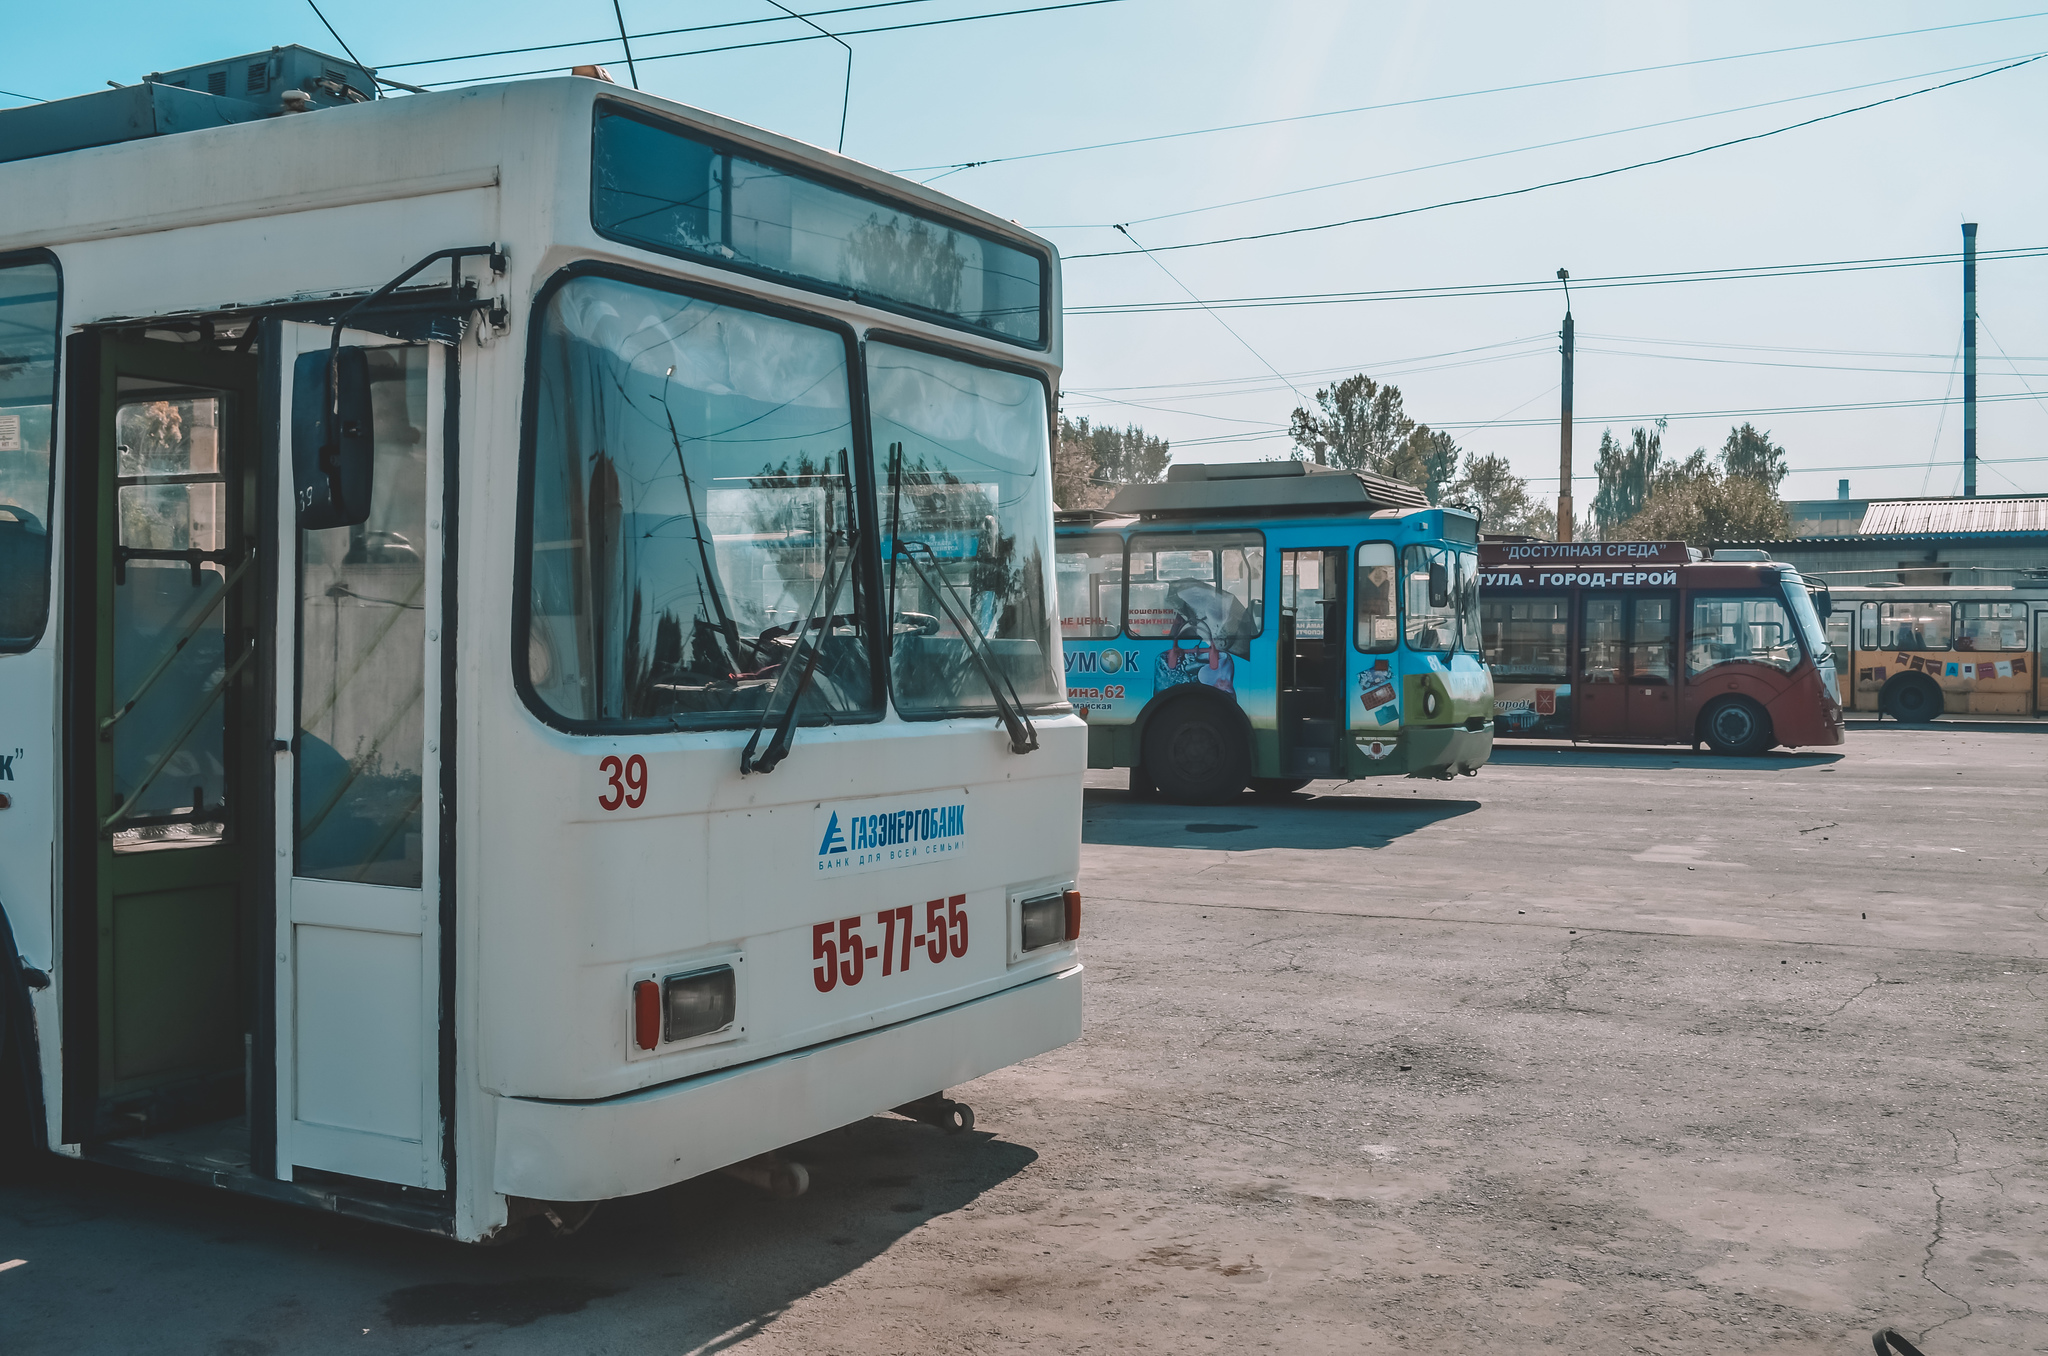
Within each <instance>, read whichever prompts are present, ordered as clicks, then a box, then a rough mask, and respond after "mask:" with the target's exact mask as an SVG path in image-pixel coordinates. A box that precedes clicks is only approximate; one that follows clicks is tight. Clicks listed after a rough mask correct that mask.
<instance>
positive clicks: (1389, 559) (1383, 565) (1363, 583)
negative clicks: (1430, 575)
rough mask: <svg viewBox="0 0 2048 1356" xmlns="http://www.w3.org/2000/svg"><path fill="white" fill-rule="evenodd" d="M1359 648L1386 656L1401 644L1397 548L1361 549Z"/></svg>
mask: <svg viewBox="0 0 2048 1356" xmlns="http://www.w3.org/2000/svg"><path fill="white" fill-rule="evenodd" d="M1356 592H1357V595H1358V608H1357V621H1358V642H1357V643H1358V648H1359V649H1361V650H1364V651H1365V652H1366V653H1368V654H1378V653H1384V652H1385V651H1388V650H1392V649H1393V648H1394V647H1395V646H1396V645H1398V644H1400V643H1401V618H1400V616H1399V614H1398V611H1397V608H1396V604H1395V601H1394V548H1393V546H1392V545H1391V544H1390V543H1388V542H1383V541H1368V542H1360V543H1359V546H1358V587H1357V590H1356Z"/></svg>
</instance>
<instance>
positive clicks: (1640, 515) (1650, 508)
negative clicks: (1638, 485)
mask: <svg viewBox="0 0 2048 1356" xmlns="http://www.w3.org/2000/svg"><path fill="white" fill-rule="evenodd" d="M1602 535H1603V537H1604V539H1605V540H1608V541H1682V542H1684V543H1686V544H1687V545H1688V546H1699V547H1712V546H1714V545H1716V544H1717V543H1720V542H1730V541H1775V540H1780V539H1782V538H1785V537H1789V536H1791V535H1792V520H1791V516H1790V515H1789V514H1788V513H1787V512H1786V511H1785V505H1784V504H1783V503H1782V502H1780V501H1779V499H1778V496H1777V494H1776V492H1775V491H1774V490H1773V489H1772V488H1771V486H1770V485H1768V484H1766V483H1765V482H1764V481H1762V480H1759V479H1755V478H1753V477H1751V476H1746V475H1728V474H1726V473H1724V471H1723V470H1722V468H1721V466H1719V465H1717V464H1716V463H1715V462H1714V461H1713V460H1712V459H1710V458H1709V457H1708V455H1707V449H1705V448H1704V447H1702V448H1700V449H1698V450H1697V451H1695V452H1694V453H1693V454H1692V455H1691V456H1689V457H1687V458H1686V459H1685V460H1684V461H1682V462H1667V463H1665V464H1664V465H1662V466H1661V467H1659V468H1658V470H1657V474H1656V476H1655V478H1654V480H1653V481H1652V483H1651V486H1650V495H1649V498H1648V500H1647V501H1646V502H1645V503H1644V505H1643V507H1642V509H1641V510H1640V511H1638V512H1637V513H1636V514H1635V515H1634V516H1632V517H1631V518H1629V519H1628V521H1627V522H1625V523H1622V524H1621V525H1620V526H1619V527H1618V528H1616V530H1615V531H1613V532H1611V533H1609V532H1607V531H1606V529H1605V528H1604V527H1603V529H1602Z"/></svg>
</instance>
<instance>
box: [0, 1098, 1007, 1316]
mask: <svg viewBox="0 0 2048 1356" xmlns="http://www.w3.org/2000/svg"><path fill="white" fill-rule="evenodd" d="M788 1156H789V1157H791V1158H794V1159H796V1160H797V1161H798V1162H801V1163H803V1164H805V1165H806V1166H807V1167H808V1168H809V1170H810V1174H811V1189H810V1191H809V1193H808V1194H806V1195H805V1196H803V1197H801V1198H799V1199H797V1200H793V1201H779V1200H773V1199H771V1198H769V1197H768V1196H766V1195H765V1194H763V1193H761V1192H759V1191H757V1190H755V1189H753V1188H751V1187H748V1186H745V1185H742V1184H741V1183H739V1182H735V1181H733V1180H731V1179H728V1178H725V1177H719V1176H712V1177H703V1178H698V1179H696V1180H694V1181H690V1182H685V1183H682V1184H680V1185H678V1186H675V1187H671V1188H668V1189H667V1190H664V1191H659V1192H654V1193H651V1194H649V1195H646V1196H640V1197H634V1198H631V1199H628V1200H623V1201H610V1202H607V1203H605V1205H604V1206H603V1207H602V1208H600V1209H599V1210H598V1212H597V1213H596V1215H595V1216H593V1217H592V1218H591V1220H590V1222H589V1223H588V1224H587V1225H585V1226H584V1227H583V1228H582V1229H581V1230H580V1231H579V1232H577V1233H576V1234H574V1235H573V1236H569V1237H561V1236H533V1237H527V1238H522V1239H520V1240H518V1241H515V1242H513V1243H510V1244H507V1245H505V1246H502V1247H495V1248H477V1247H465V1246H462V1245H459V1244H454V1243H450V1242H447V1241H446V1240H442V1239H434V1238H428V1237H423V1236H419V1235H413V1234H406V1233H401V1232H398V1231H395V1230H391V1229H387V1228H382V1227H379V1226H375V1225H368V1224H362V1223H359V1222H356V1221H352V1220H345V1219H339V1218H335V1217H332V1216H326V1215H320V1214H315V1213H311V1212H306V1211H299V1210H293V1209H291V1208H290V1207H285V1206H278V1205H274V1204H271V1203H268V1202H263V1201H257V1200H251V1199H249V1198H246V1197H237V1196H230V1195H227V1194H226V1193H219V1192H209V1191H206V1190H204V1189H202V1188H195V1187H188V1186H185V1185H182V1184H178V1183H170V1182H163V1181H158V1180H156V1179H152V1178H143V1177H135V1176H130V1175H126V1174H122V1173H118V1172H115V1171H113V1170H110V1169H106V1168H101V1167H97V1166H94V1165H89V1164H76V1163H68V1162H61V1161H60V1162H56V1163H55V1164H53V1166H52V1168H51V1170H50V1171H47V1172H39V1173H36V1174H35V1175H34V1176H33V1177H32V1178H31V1179H30V1180H27V1181H23V1182H15V1183H11V1184H8V1185H6V1186H4V1187H0V1232H5V1233H7V1234H8V1235H10V1236H11V1240H12V1241H10V1243H9V1244H8V1245H7V1246H8V1247H9V1248H10V1249H13V1250H15V1251H13V1252H12V1253H11V1254H10V1255H13V1256H21V1257H25V1258H27V1259H28V1262H29V1265H27V1266H24V1267H22V1268H20V1269H19V1270H18V1271H17V1272H16V1273H15V1274H14V1275H13V1276H11V1277H10V1278H9V1279H10V1281H12V1282H13V1283H14V1284H12V1285H11V1286H10V1287H9V1291H10V1293H9V1300H10V1306H9V1307H10V1310H11V1312H12V1317H10V1318H9V1319H8V1320H7V1323H6V1327H7V1330H8V1341H7V1347H8V1349H9V1350H10V1351H11V1352H17V1353H23V1354H24V1356H25V1354H26V1353H29V1352H58V1351H63V1352H79V1351H121V1350H140V1349H145V1348H147V1349H153V1350H156V1351H171V1350H177V1351H186V1350H192V1351H204V1352H225V1351H234V1352H246V1353H262V1352H273V1351H277V1352H282V1351H292V1350H311V1349H329V1348H331V1347H332V1345H334V1344H335V1343H337V1342H339V1341H340V1340H341V1338H343V1337H346V1338H347V1339H348V1340H349V1341H350V1342H351V1344H352V1345H354V1347H355V1349H356V1350H358V1351H379V1352H381V1351H406V1352H412V1351H424V1350H427V1349H429V1348H431V1349H435V1350H440V1349H444V1348H447V1347H449V1346H450V1345H460V1346H463V1347H464V1348H465V1349H468V1348H472V1347H473V1348H474V1349H477V1350H482V1351H493V1350H497V1351H527V1350H544V1349H560V1348H559V1347H556V1346H554V1345H553V1344H554V1343H555V1342H558V1341H559V1340H560V1338H561V1337H562V1336H563V1333H562V1332H561V1331H554V1330H552V1328H551V1325H550V1324H549V1323H548V1322H547V1320H549V1319H551V1318H555V1317H557V1316H561V1315H568V1314H574V1313H578V1312H579V1311H584V1310H589V1311H590V1312H591V1313H593V1314H597V1313H603V1312H604V1311H607V1310H608V1311H610V1312H609V1313H608V1314H607V1315H606V1318H605V1324H604V1326H605V1330H606V1331H607V1332H609V1333H612V1334H614V1335H616V1336H619V1337H621V1338H623V1339H624V1343H623V1345H621V1346H620V1347H619V1348H618V1349H620V1350H630V1349H638V1350H655V1349H657V1348H658V1349H660V1350H664V1351H669V1350H674V1351H693V1352H694V1351H718V1350H721V1349H723V1348H725V1347H727V1346H730V1345H732V1344H733V1343H735V1342H738V1341H741V1340H744V1339H745V1338H746V1337H748V1336H749V1335H751V1334H753V1333H755V1332H758V1331H760V1330H761V1329H762V1328H765V1327H767V1326H768V1325H769V1324H771V1323H773V1322H774V1321H775V1319H776V1318H777V1317H778V1316H780V1315H781V1314H782V1313H783V1312H784V1311H785V1310H787V1309H788V1308H789V1306H790V1305H791V1304H793V1303H795V1302H796V1301H797V1300H799V1299H801V1298H802V1297H803V1296H805V1295H807V1294H809V1293H811V1292H812V1291H814V1290H816V1289H818V1288H820V1287H821V1286H825V1285H828V1284H830V1283H831V1282H833V1281H835V1280H838V1279H839V1278H841V1277H843V1276H845V1275H847V1274H848V1273H849V1272H851V1271H853V1270H855V1269H856V1268H858V1267H860V1266H862V1265H864V1264H865V1263H867V1262H869V1261H871V1260H872V1259H874V1258H875V1257H877V1256H879V1255H880V1254H881V1253H883V1252H885V1251H887V1250H888V1249H889V1248H890V1247H891V1246H892V1245H894V1244H895V1243H896V1242H897V1241H898V1240H900V1239H901V1238H903V1236H904V1235H906V1234H908V1233H909V1232H910V1231H912V1230H913V1229H916V1228H917V1227H918V1226H919V1225H921V1224H923V1223H924V1222H925V1221H926V1220H929V1219H931V1218H933V1217H935V1216H939V1215H944V1214H948V1213H950V1212H952V1211H955V1210H959V1209H962V1208H964V1207H966V1206H968V1205H970V1204H971V1203H972V1202H973V1201H974V1200H975V1199H976V1198H977V1197H979V1196H980V1195H981V1194H982V1193H983V1192H985V1191H987V1190H989V1189H990V1188H991V1187H993V1186H995V1185H997V1184H998V1183H1000V1182H1003V1181H1005V1180H1006V1179H1008V1178H1010V1177H1012V1176H1014V1175H1015V1174H1017V1173H1018V1172H1020V1171H1022V1170H1023V1169H1024V1168H1025V1167H1026V1166H1027V1165H1029V1164H1030V1163H1032V1162H1033V1161H1034V1160H1035V1159H1036V1158H1037V1154H1036V1153H1035V1152H1034V1151H1033V1150H1031V1149H1028V1148H1025V1147H1024V1146H1022V1145H1018V1144H1011V1143H1007V1142H1005V1141H1002V1140H1000V1139H997V1138H996V1137H995V1136H993V1135H989V1134H984V1133H976V1132H969V1133H967V1134H963V1135H957V1136H946V1135H943V1134H941V1133H940V1132H938V1131H937V1130H934V1129H931V1128H929V1127H927V1126H923V1125H919V1124H916V1123H913V1122H910V1121H906V1120H898V1119H895V1118H893V1117H876V1118H873V1119H870V1120H866V1121H862V1122H860V1123H858V1124H856V1125H853V1126H849V1127H847V1128H846V1129H844V1130H837V1131H833V1132H831V1133H830V1134H827V1135H823V1136H820V1137H818V1138H817V1139H814V1140H810V1141H807V1142H805V1143H804V1144H802V1145H798V1146H796V1147H794V1148H792V1149H791V1150H789V1151H788ZM110 1226H111V1227H110ZM67 1234H68V1235H71V1236H72V1239H75V1240H76V1242H72V1241H71V1240H70V1239H67V1237H66V1235H67ZM88 1238H90V1239H91V1240H93V1242H92V1243H91V1244H90V1245H88V1244H87V1243H86V1240H87V1239H88ZM110 1240H119V1241H116V1242H115V1243H114V1246H113V1248H112V1249H111V1250H110V1249H109V1248H108V1246H107V1245H108V1243H109V1242H110ZM131 1250H132V1253H133V1254H134V1255H133V1256H123V1255H122V1254H124V1253H128V1252H130V1251H131ZM167 1253H168V1254H171V1255H179V1256H182V1257H183V1258H184V1263H183V1266H190V1267H197V1268H199V1269H201V1270H204V1271H208V1272H212V1273H214V1274H233V1275H235V1276H236V1278H237V1281H236V1286H235V1293H234V1294H233V1295H220V1294H214V1295H195V1294H193V1293H192V1292H191V1291H190V1290H189V1289H186V1288H185V1287H183V1286H182V1285H180V1286H176V1287H174V1288H167V1289H166V1290H165V1291H164V1293H162V1294H160V1295H152V1294H148V1293H138V1290H140V1291H144V1292H146V1291H148V1290H149V1289H150V1286H149V1285H148V1283H147V1281H146V1280H143V1278H145V1277H146V1276H147V1275H148V1273H149V1271H150V1270H151V1269H152V1268H151V1267H149V1266H148V1264H147V1262H146V1260H145V1259H160V1258H162V1257H163V1256H164V1255H165V1254H167ZM137 1263H141V1265H137ZM156 1265H157V1268H160V1267H161V1262H160V1261H158V1262H157V1264H156ZM110 1274H125V1275H126V1276H128V1277H129V1278H130V1279H129V1280H127V1281H126V1282H124V1283H123V1284H122V1285H121V1299H120V1302H119V1304H118V1306H110V1305H109V1302H108V1300H107V1299H106V1298H105V1297H104V1295H105V1293H106V1292H105V1291H104V1289H103V1286H104V1284H105V1280H106V1277H107V1276H108V1275H110ZM138 1280H143V1283H142V1284H141V1285H139V1286H138V1284H137V1283H136V1282H137V1281H138ZM528 1325H538V1326H535V1327H532V1328H530V1329H529V1328H528ZM366 1329H367V1330H368V1331H367V1332H365V1331H364V1330H366ZM163 1330H168V1331H171V1332H175V1333H177V1334H178V1335H179V1337H180V1338H181V1339H182V1340H179V1341H172V1342H170V1343H169V1344H168V1345H165V1344H164V1343H163V1342H161V1341H157V1340H152V1339H150V1338H148V1336H147V1334H149V1333H150V1332H152V1331H163ZM371 1334H375V1340H372V1341H365V1340H364V1339H365V1338H368V1337H370V1336H371ZM642 1343H644V1345H643V1344H642Z"/></svg>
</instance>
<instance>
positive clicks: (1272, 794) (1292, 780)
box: [1252, 777, 1315, 800]
mask: <svg viewBox="0 0 2048 1356" xmlns="http://www.w3.org/2000/svg"><path fill="white" fill-rule="evenodd" d="M1314 780H1315V778H1313V777H1254V778H1252V794H1253V795H1255V796H1257V797H1259V798H1260V799H1262V800H1279V799H1281V798H1282V797H1284V796H1291V795H1293V794H1294V793H1295V792H1297V791H1299V790H1301V788H1302V787H1304V786H1307V785H1308V784H1309V783H1310V782H1312V781H1314Z"/></svg>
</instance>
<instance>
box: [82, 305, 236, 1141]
mask: <svg viewBox="0 0 2048 1356" xmlns="http://www.w3.org/2000/svg"><path fill="white" fill-rule="evenodd" d="M71 354H72V359H73V362H72V376H71V402H72V405H71V409H72V429H73V432H72V435H71V447H70V452H69V454H68V457H67V464H68V468H69V469H68V472H67V478H68V484H69V487H70V491H69V496H68V497H69V502H70V508H69V509H68V512H69V514H70V520H69V521H70V533H71V537H70V543H71V544H70V546H69V547H68V548H67V550H68V575H69V579H70V584H69V590H68V609H69V610H68V615H67V624H66V631H65V634H66V641H65V644H66V655H65V664H66V670H67V672H68V673H69V674H70V688H69V694H68V700H67V701H66V703H65V724H66V729H65V745H66V748H67V750H68V753H67V758H66V762H67V765H68V766H69V768H70V769H71V777H70V781H69V792H68V795H67V802H66V809H65V825H64V840H65V843H66V849H65V880H66V903H65V914H66V924H65V952H66V956H65V974H66V977H67V982H66V986H65V1003H66V1010H65V1018H64V1021H65V1041H64V1052H65V1070H64V1080H65V1095H64V1130H63V1136H64V1139H65V1140H66V1141H67V1142H70V1143H80V1144H104V1143H110V1142H126V1143H129V1144H130V1145H131V1146H132V1145H134V1144H137V1143H140V1142H141V1141H142V1140H143V1139H144V1138H146V1137H152V1136H156V1135H159V1134H163V1133H167V1132H174V1131H184V1132H187V1133H191V1132H192V1131H193V1130H194V1128H196V1127H204V1126H214V1127H217V1129H218V1131H219V1135H220V1137H223V1138H225V1139H226V1140H228V1141H231V1143H229V1144H227V1145H226V1146H225V1147H224V1149H223V1152H224V1153H226V1154H228V1155H230V1156H232V1157H233V1158H234V1159H235V1161H238V1162H241V1163H244V1164H246V1162H247V1158H248V1137H247V1135H246V1133H245V1130H246V1123H245V1122H244V1121H243V1120H241V1119H240V1116H241V1113H242V1112H243V1110H244V1105H245V1096H246V1088H247V1085H248V1073H249V1069H250V1067H251V1066H250V1052H251V1051H252V1050H253V1048H254V1047H253V1044H252V1043H251V1038H252V1037H253V1034H254V1033H255V1031H256V1029H257V1027H258V1025H259V1024H258V1023H257V1021H256V1020H255V1019H256V1015H257V1002H258V997H257V995H258V988H259V986H258V985H257V983H256V973H257V972H256V966H255V957H256V955H257V954H258V953H257V950H256V948H257V946H258V945H259V944H260V938H259V935H258V930H257V927H256V922H257V914H256V911H255V904H256V900H257V898H258V895H259V893H260V881H261V876H260V872H261V869H262V866H263V862H264V861H265V860H267V854H264V855H263V856H260V857H259V856H257V855H256V854H255V849H254V846H253V845H254V843H255V840H256V839H258V838H260V837H261V835H262V833H263V828H264V824H265V822H266V821H265V818H264V816H263V814H262V802H263V799H264V795H265V793H266V792H267V789H268V788H267V785H266V783H265V780H264V778H265V773H266V768H265V766H264V763H265V758H264V750H263V748H262V746H261V743H260V740H261V733H262V721H261V718H260V716H261V712H260V710H259V703H258V700H257V698H256V691H257V689H256V687H255V685H254V683H253V681H252V679H253V678H254V676H255V675H254V673H253V672H252V661H253V660H254V659H255V658H256V657H257V649H256V645H255V631H256V629H257V608H256V593H255V590H254V588H253V587H252V585H253V584H254V582H255V580H254V578H253V577H252V576H253V574H254V571H253V570H252V569H251V566H252V564H253V563H254V560H255V556H256V545H257V535H256V534H257V531H258V524H257V521H256V520H257V516H258V515H257V514H256V513H255V508H256V505H255V503H254V496H253V494H252V493H251V489H252V486H253V484H254V482H255V475H254V473H255V469H256V462H257V454H256V448H257V446H258V444H259V439H258V437H257V431H258V400H259V397H258V390H257V364H256V361H255V359H253V358H252V357H250V356H249V355H247V354H240V353H234V352H228V351H222V350H220V349H216V348H213V347H210V346H205V345H201V344H196V343H175V342H168V341H164V340H151V339H145V338H139V337H128V336H117V335H82V336H79V337H78V338H76V339H74V340H73V341H72V345H71Z"/></svg>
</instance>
